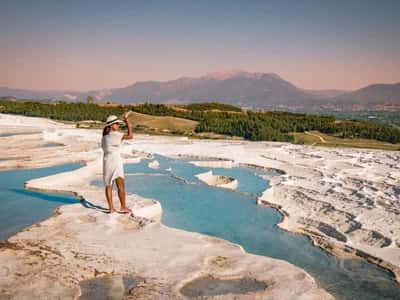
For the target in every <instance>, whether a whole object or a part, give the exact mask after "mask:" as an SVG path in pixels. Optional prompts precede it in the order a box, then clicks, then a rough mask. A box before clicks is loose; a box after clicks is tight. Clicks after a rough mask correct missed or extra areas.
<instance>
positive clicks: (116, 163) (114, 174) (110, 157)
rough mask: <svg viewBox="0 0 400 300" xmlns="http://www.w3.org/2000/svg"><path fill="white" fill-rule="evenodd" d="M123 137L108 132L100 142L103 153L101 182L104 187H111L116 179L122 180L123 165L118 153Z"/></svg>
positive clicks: (117, 133) (121, 134)
mask: <svg viewBox="0 0 400 300" xmlns="http://www.w3.org/2000/svg"><path fill="white" fill-rule="evenodd" d="M123 135H124V134H123V133H122V132H119V131H110V133H109V134H107V135H105V136H103V138H102V140H101V147H102V148H103V152H104V156H103V180H104V184H105V185H111V184H112V182H113V181H114V180H115V179H116V178H118V177H122V178H124V165H123V163H122V158H121V153H120V148H121V144H122V136H123Z"/></svg>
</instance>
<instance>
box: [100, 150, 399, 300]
mask: <svg viewBox="0 0 400 300" xmlns="http://www.w3.org/2000/svg"><path fill="white" fill-rule="evenodd" d="M156 159H157V160H158V161H159V163H160V168H159V169H150V168H148V167H147V164H148V162H149V161H148V160H144V161H142V162H140V163H137V164H129V165H126V166H125V172H126V173H127V174H132V175H128V176H126V188H127V191H128V192H130V193H135V194H139V195H141V196H143V197H148V198H153V199H156V200H158V201H160V203H161V205H162V208H163V216H162V222H163V223H164V224H166V225H168V226H170V227H175V228H180V229H184V230H187V231H194V232H200V233H204V234H208V235H212V236H216V237H220V238H223V239H226V240H229V241H231V242H234V243H238V244H240V245H241V246H243V247H244V248H245V249H246V251H247V252H250V253H254V254H258V255H265V256H270V257H275V258H279V259H283V260H286V261H288V262H290V263H292V264H294V265H296V266H298V267H300V268H303V269H305V270H306V271H308V272H309V273H310V274H311V275H313V276H314V278H316V279H317V280H318V282H319V283H320V284H321V286H323V287H324V288H325V289H326V290H328V291H329V292H330V293H332V294H333V295H334V296H335V297H337V298H338V299H400V285H398V284H397V283H396V282H394V281H393V280H392V276H391V275H390V274H389V273H388V272H386V271H384V270H382V269H380V268H378V267H376V266H375V265H372V264H369V263H367V262H365V261H362V260H359V259H338V258H335V257H333V256H330V255H328V254H327V253H325V252H324V251H322V250H321V249H319V248H317V247H314V246H313V245H312V244H311V242H310V241H309V240H308V238H306V237H304V236H301V235H295V234H291V233H288V232H285V231H282V230H280V229H279V228H278V227H276V224H277V223H278V222H279V221H280V219H281V216H280V214H279V213H278V212H277V211H276V210H274V209H271V208H267V207H263V206H258V205H256V196H259V195H261V193H262V191H264V190H265V189H266V188H268V182H267V181H265V180H264V179H262V178H261V177H260V176H259V175H262V174H263V172H262V171H256V170H253V169H246V168H232V169H222V168H203V167H196V166H194V165H192V164H190V163H188V162H187V161H185V160H177V159H169V158H165V157H161V156H156ZM209 170H213V173H214V174H218V175H227V176H232V177H235V178H237V179H238V181H239V185H238V189H237V191H235V192H233V191H229V190H225V189H221V188H214V187H210V186H207V185H205V184H203V183H201V182H200V181H199V180H198V179H197V178H196V177H195V176H194V175H195V174H198V173H202V172H206V171H209ZM133 174H139V175H133ZM95 183H96V184H99V185H101V184H102V182H101V181H100V180H98V181H96V182H95Z"/></svg>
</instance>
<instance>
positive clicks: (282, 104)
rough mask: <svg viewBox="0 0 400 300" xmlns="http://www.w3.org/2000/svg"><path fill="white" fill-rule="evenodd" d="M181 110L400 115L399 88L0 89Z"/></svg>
mask: <svg viewBox="0 0 400 300" xmlns="http://www.w3.org/2000/svg"><path fill="white" fill-rule="evenodd" d="M89 95H91V96H93V97H94V98H95V100H96V101H98V102H108V101H110V102H117V103H124V104H127V103H130V104H133V103H142V102H153V103H164V104H183V103H194V102H222V103H228V104H232V105H237V106H240V107H244V108H249V109H284V110H292V111H293V110H294V111H324V110H329V111H333V110H336V111H357V110H360V111H361V110H364V111H365V110H392V111H393V110H394V111H400V83H397V84H373V85H369V86H367V87H364V88H361V89H359V90H356V91H341V90H319V91H318V90H306V89H301V88H299V87H297V86H295V85H294V84H292V83H290V82H288V81H286V80H285V79H283V78H281V77H280V76H279V75H277V74H274V73H249V72H245V71H230V72H219V73H212V74H208V75H205V76H201V77H197V78H194V77H181V78H178V79H175V80H171V81H164V82H161V81H142V82H136V83H134V84H132V85H129V86H127V87H123V88H113V89H102V90H93V91H87V92H76V91H70V90H60V91H57V90H55V91H32V90H23V89H11V88H7V87H0V96H9V97H15V98H18V99H35V100H52V101H54V100H63V101H84V100H85V99H86V97H87V96H89Z"/></svg>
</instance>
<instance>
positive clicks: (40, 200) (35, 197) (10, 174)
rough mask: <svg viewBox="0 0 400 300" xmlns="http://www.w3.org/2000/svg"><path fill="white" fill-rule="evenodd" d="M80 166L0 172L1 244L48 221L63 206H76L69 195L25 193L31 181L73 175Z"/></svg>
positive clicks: (75, 201)
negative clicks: (25, 187) (26, 183)
mask: <svg viewBox="0 0 400 300" xmlns="http://www.w3.org/2000/svg"><path fill="white" fill-rule="evenodd" d="M79 166H80V165H79V164H65V165H58V166H53V167H48V168H38V169H17V170H9V171H0V240H4V239H6V238H8V237H9V236H11V235H13V234H15V233H16V232H18V231H19V230H21V229H23V228H24V227H27V226H29V225H32V224H34V223H37V222H39V221H41V220H43V219H46V218H48V217H49V216H50V215H51V214H52V213H53V211H54V209H55V208H56V207H58V206H60V205H63V204H71V203H77V202H78V200H77V198H74V197H73V196H68V195H60V194H48V193H38V192H32V191H28V190H26V189H24V183H25V182H26V181H28V180H30V179H33V178H38V177H43V176H48V175H52V174H56V173H60V172H66V171H72V170H74V169H77V168H79Z"/></svg>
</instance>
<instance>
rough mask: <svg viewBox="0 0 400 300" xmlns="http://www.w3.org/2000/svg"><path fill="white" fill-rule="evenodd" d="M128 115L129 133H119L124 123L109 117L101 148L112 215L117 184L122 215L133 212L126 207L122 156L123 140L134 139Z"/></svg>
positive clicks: (105, 183)
mask: <svg viewBox="0 0 400 300" xmlns="http://www.w3.org/2000/svg"><path fill="white" fill-rule="evenodd" d="M128 114H129V113H125V114H124V122H125V124H126V125H127V127H128V133H125V134H124V133H123V132H120V131H119V126H120V124H121V123H123V122H122V121H121V120H119V119H118V117H116V116H109V117H108V118H107V121H106V126H105V127H104V129H103V138H102V140H101V147H102V148H103V151H104V157H103V179H104V185H105V186H106V198H107V202H108V207H109V209H110V213H113V212H115V211H116V210H115V208H114V205H113V202H112V185H113V181H115V182H116V184H117V188H118V197H119V201H120V202H121V209H120V211H119V212H120V213H130V212H132V211H131V210H130V209H129V208H128V207H127V206H126V195H125V181H124V167H123V163H122V158H121V154H120V148H121V143H122V140H130V139H132V138H133V133H132V126H131V124H130V122H129V120H128Z"/></svg>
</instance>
